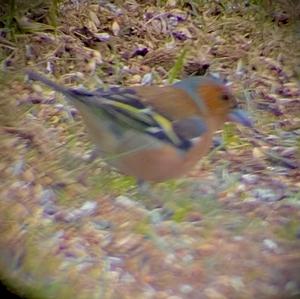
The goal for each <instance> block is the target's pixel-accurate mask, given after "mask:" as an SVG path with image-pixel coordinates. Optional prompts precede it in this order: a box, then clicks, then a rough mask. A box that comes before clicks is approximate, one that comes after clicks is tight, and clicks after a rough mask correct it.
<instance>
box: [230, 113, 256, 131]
mask: <svg viewBox="0 0 300 299" xmlns="http://www.w3.org/2000/svg"><path fill="white" fill-rule="evenodd" d="M228 116H229V121H232V122H236V123H239V124H242V125H243V126H246V127H249V128H251V127H252V126H253V124H252V121H251V119H250V117H249V116H248V114H247V113H246V112H245V111H243V110H241V109H234V110H232V111H231V112H230V113H229V115H228Z"/></svg>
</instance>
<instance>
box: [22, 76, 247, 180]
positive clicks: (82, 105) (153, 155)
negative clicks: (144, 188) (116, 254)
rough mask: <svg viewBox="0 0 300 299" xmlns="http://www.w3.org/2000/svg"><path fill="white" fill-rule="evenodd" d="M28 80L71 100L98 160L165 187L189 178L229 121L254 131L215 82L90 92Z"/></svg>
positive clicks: (202, 79)
mask: <svg viewBox="0 0 300 299" xmlns="http://www.w3.org/2000/svg"><path fill="white" fill-rule="evenodd" d="M27 74H28V78H29V79H31V80H36V81H41V82H43V83H44V84H46V85H48V86H49V87H51V88H52V89H54V90H56V91H58V92H61V93H62V94H64V95H65V96H66V97H67V98H68V99H69V100H71V101H72V103H73V104H74V106H75V107H76V108H77V109H78V110H79V111H80V113H81V115H82V118H83V120H84V121H85V124H86V126H87V128H88V131H89V133H90V136H91V138H92V139H93V141H94V142H95V144H96V145H97V147H98V148H99V150H100V155H101V156H102V157H104V158H105V159H106V161H107V162H108V163H110V164H111V165H112V166H114V167H116V168H117V169H119V170H120V171H121V172H123V173H124V174H127V175H130V176H134V177H136V178H137V179H138V180H139V181H150V182H161V181H165V180H168V179H171V178H176V177H179V176H181V175H183V174H185V173H187V172H188V171H189V170H190V169H191V168H192V167H193V166H194V165H195V164H196V162H197V161H198V160H199V159H201V158H202V157H203V156H204V155H205V154H206V153H207V152H208V151H209V150H210V147H211V145H212V137H213V134H214V132H215V131H216V130H219V129H221V128H222V127H223V124H224V122H226V121H235V122H239V123H241V124H243V125H245V126H248V127H250V126H251V121H250V119H249V118H248V117H247V115H246V113H244V112H243V111H242V110H240V109H238V108H237V101H236V99H235V98H234V96H233V95H232V93H231V92H230V90H229V88H228V87H227V86H225V85H224V84H223V82H221V80H219V79H217V78H214V77H189V78H187V79H184V80H182V81H180V82H177V83H175V84H173V85H170V86H164V87H160V86H134V87H129V88H117V87H112V88H110V89H108V90H104V89H96V90H94V91H88V90H85V89H73V88H67V87H64V86H61V85H58V84H57V83H55V82H53V81H50V80H49V79H47V78H46V77H44V76H41V75H39V74H37V73H35V72H32V71H28V72H27Z"/></svg>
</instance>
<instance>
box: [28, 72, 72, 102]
mask: <svg viewBox="0 0 300 299" xmlns="http://www.w3.org/2000/svg"><path fill="white" fill-rule="evenodd" d="M26 74H27V76H28V79H29V80H33V81H40V82H42V83H44V84H45V85H47V86H49V87H50V88H52V89H54V90H55V91H58V92H61V93H62V94H64V95H66V96H72V95H73V94H72V90H71V89H69V88H67V87H65V86H63V85H59V84H57V83H55V82H54V81H52V80H49V79H48V78H46V77H45V76H43V75H40V74H38V73H36V72H34V71H31V70H28V71H26Z"/></svg>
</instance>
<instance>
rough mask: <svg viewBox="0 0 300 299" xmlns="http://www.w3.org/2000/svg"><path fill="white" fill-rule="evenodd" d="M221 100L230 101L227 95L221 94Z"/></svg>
mask: <svg viewBox="0 0 300 299" xmlns="http://www.w3.org/2000/svg"><path fill="white" fill-rule="evenodd" d="M221 99H222V100H223V101H228V100H229V99H230V97H229V95H228V94H222V96H221Z"/></svg>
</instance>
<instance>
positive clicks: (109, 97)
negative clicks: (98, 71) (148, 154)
mask: <svg viewBox="0 0 300 299" xmlns="http://www.w3.org/2000/svg"><path fill="white" fill-rule="evenodd" d="M71 91H72V93H73V94H74V97H76V98H77V99H78V100H79V101H80V102H82V103H83V104H86V105H88V106H89V107H90V108H92V109H91V111H92V112H93V113H96V114H97V111H98V110H99V109H100V110H101V113H103V111H104V112H105V113H106V114H107V115H108V116H109V117H111V118H113V119H114V121H116V122H117V123H119V124H121V125H122V126H123V127H124V126H126V127H128V128H131V129H132V128H133V129H135V130H138V131H140V132H143V133H145V134H148V135H150V136H152V137H154V138H156V139H159V140H160V141H162V142H166V143H169V144H171V145H173V146H175V147H177V148H179V149H182V150H188V149H189V148H190V147H191V146H192V145H193V143H192V141H191V139H193V138H196V137H200V136H201V135H202V134H203V133H204V132H205V131H206V125H205V122H204V121H203V120H202V119H201V118H200V117H198V116H190V117H186V118H183V119H179V120H178V119H172V118H170V117H167V116H165V115H163V114H161V113H160V111H159V109H158V108H157V107H153V106H151V105H150V103H149V102H147V101H146V100H143V99H142V98H141V96H140V94H138V93H136V91H135V90H134V89H131V88H116V87H113V88H110V89H108V90H103V89H97V90H95V91H93V92H89V91H87V92H85V91H84V90H81V89H71ZM163 100H164V99H161V101H163Z"/></svg>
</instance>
